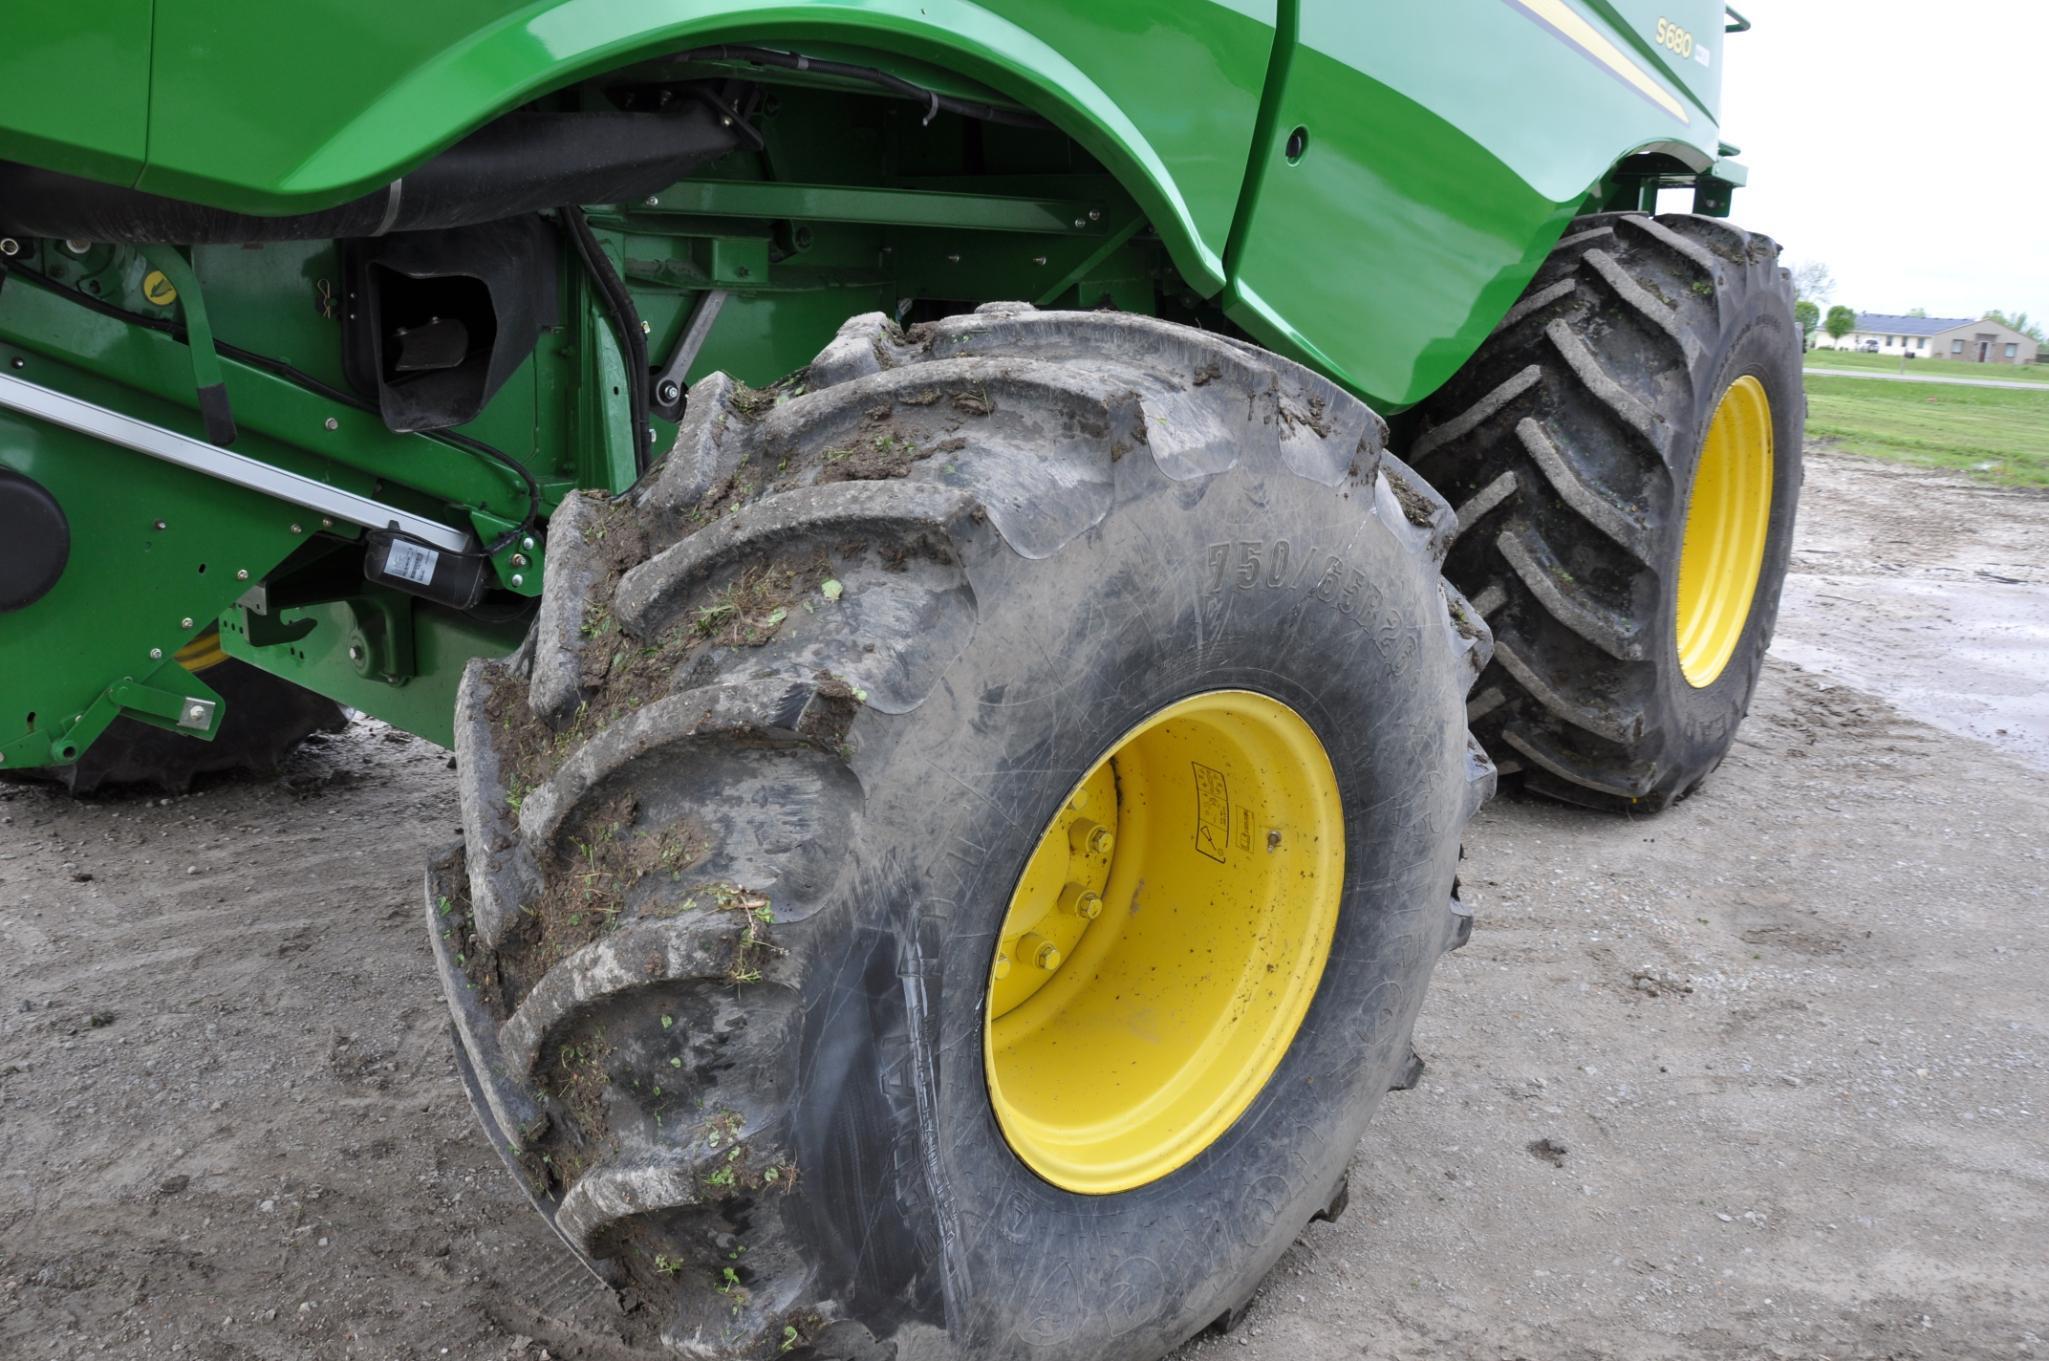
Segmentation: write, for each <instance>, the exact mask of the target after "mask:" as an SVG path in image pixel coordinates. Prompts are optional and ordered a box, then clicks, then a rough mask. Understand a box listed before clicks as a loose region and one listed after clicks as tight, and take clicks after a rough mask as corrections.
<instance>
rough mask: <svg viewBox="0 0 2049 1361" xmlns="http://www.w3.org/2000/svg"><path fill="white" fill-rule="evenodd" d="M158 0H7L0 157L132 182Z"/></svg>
mask: <svg viewBox="0 0 2049 1361" xmlns="http://www.w3.org/2000/svg"><path fill="white" fill-rule="evenodd" d="M154 4H155V0H94V3H93V4H90V5H32V4H26V3H23V4H13V5H9V6H8V7H7V16H6V25H5V36H4V37H0V160H8V161H28V162H31V163H34V164H42V165H61V166H63V167H64V168H65V169H67V170H69V171H71V172H72V173H73V174H78V175H87V176H90V177H91V178H93V179H99V180H108V181H111V182H112V183H115V184H132V183H134V181H135V177H136V176H137V175H139V174H141V173H142V163H143V156H144V153H145V152H146V151H147V150H148V146H149V63H150V10H151V8H152V6H153V5H154Z"/></svg>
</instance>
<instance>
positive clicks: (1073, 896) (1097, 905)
mask: <svg viewBox="0 0 2049 1361" xmlns="http://www.w3.org/2000/svg"><path fill="white" fill-rule="evenodd" d="M1060 910H1061V911H1062V912H1071V913H1073V914H1074V915H1075V916H1077V917H1080V918H1081V919H1082V920H1083V921H1085V922H1092V921H1094V920H1095V919H1096V918H1098V917H1100V916H1102V915H1103V895H1102V894H1100V893H1097V892H1096V891H1095V890H1094V889H1089V888H1083V887H1082V886H1081V885H1080V884H1069V885H1068V886H1067V887H1066V888H1063V889H1061V890H1060Z"/></svg>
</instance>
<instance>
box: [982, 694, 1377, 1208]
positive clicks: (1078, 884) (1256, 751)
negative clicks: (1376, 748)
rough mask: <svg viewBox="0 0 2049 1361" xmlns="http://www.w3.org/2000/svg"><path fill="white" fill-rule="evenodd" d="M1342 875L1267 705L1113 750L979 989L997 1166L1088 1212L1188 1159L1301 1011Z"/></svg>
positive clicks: (1340, 840) (1318, 767)
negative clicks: (1000, 1147) (1013, 1160)
mask: <svg viewBox="0 0 2049 1361" xmlns="http://www.w3.org/2000/svg"><path fill="white" fill-rule="evenodd" d="M1344 869H1345V851H1344V821H1343V810H1342V807H1341V803H1340V800H1339V797H1338V787H1337V776H1336V773H1335V772H1334V771H1333V770H1332V768H1331V763H1330V757H1329V755H1328V754H1326V753H1325V751H1324V749H1323V744H1322V743H1321V742H1320V741H1318V740H1317V737H1316V734H1315V733H1314V732H1313V731H1312V730H1311V729H1310V727H1309V725H1308V724H1307V723H1306V722H1304V721H1303V719H1302V717H1301V715H1299V714H1297V713H1296V712H1295V711H1294V710H1293V709H1290V708H1289V707H1288V706H1287V705H1285V704H1282V703H1280V702H1279V701H1277V700H1274V699H1271V698H1268V697H1267V696H1265V695H1258V694H1253V693H1251V692H1250V691H1244V690H1218V691H1213V692H1211V693H1209V694H1204V695H1196V696H1194V697H1192V698H1189V699H1185V700H1182V701H1180V702H1179V703H1176V704H1171V705H1169V706H1167V707H1166V708H1164V709H1161V710H1160V711H1159V712H1157V713H1155V714H1153V715H1152V716H1151V717H1150V718H1148V719H1146V720H1145V721H1144V722H1143V723H1140V724H1139V725H1138V726H1136V727H1135V728H1133V729H1131V730H1130V731H1129V732H1127V733H1125V734H1124V736H1123V737H1121V738H1119V739H1118V741H1117V742H1116V744H1115V745H1114V746H1112V747H1111V748H1110V750H1109V751H1108V752H1107V753H1106V754H1105V755H1104V756H1103V757H1102V759H1100V760H1099V761H1097V762H1096V764H1095V765H1094V767H1092V768H1091V769H1090V770H1089V772H1088V774H1087V775H1086V776H1085V777H1084V778H1083V779H1082V781H1081V782H1080V783H1079V784H1077V785H1076V786H1075V787H1074V789H1073V790H1072V791H1071V793H1070V794H1069V796H1068V798H1067V799H1066V801H1065V802H1064V803H1063V804H1062V805H1061V808H1060V811H1059V812H1058V813H1057V814H1056V815H1055V816H1054V818H1053V820H1052V821H1051V822H1050V823H1049V824H1047V826H1046V829H1045V831H1044V832H1043V833H1042V834H1041V836H1040V838H1039V841H1038V844H1037V846H1036V848H1035V849H1034V850H1033V852H1032V856H1031V858H1030V860H1028V861H1027V862H1026V864H1025V868H1024V872H1023V873H1022V874H1021V875H1020V876H1019V877H1018V882H1017V888H1016V891H1015V892H1014V893H1013V894H1012V895H1011V900H1010V908H1009V911H1008V913H1007V914H1006V915H1005V917H1004V920H1003V925H1002V928H1001V931H1000V940H999V943H998V946H997V954H996V958H995V961H994V964H993V966H992V968H991V970H990V978H989V992H988V999H987V1002H988V1004H987V1007H986V1011H985V1021H984V1024H983V1056H984V1059H985V1062H986V1067H987V1072H988V1080H989V1097H990V1100H991V1102H992V1103H993V1104H994V1106H995V1111H996V1118H997V1122H998V1124H999V1125H1001V1127H1002V1130H1003V1135H1004V1138H1005V1139H1006V1140H1007V1141H1008V1142H1009V1144H1010V1147H1011V1148H1012V1150H1013V1151H1015V1152H1016V1154H1017V1155H1018V1157H1019V1158H1021V1159H1023V1160H1024V1162H1025V1163H1026V1164H1027V1165H1028V1166H1029V1167H1031V1168H1032V1170H1033V1171H1035V1172H1037V1173H1038V1174H1039V1175H1040V1176H1041V1177H1044V1178H1045V1179H1046V1180H1047V1181H1049V1182H1052V1183H1053V1184H1054V1185H1055V1186H1059V1187H1062V1188H1064V1189H1066V1190H1069V1191H1075V1192H1080V1193H1083V1194H1091V1195H1107V1194H1110V1193H1113V1192H1117V1191H1127V1190H1130V1189H1131V1188H1133V1187H1135V1186H1142V1185H1144V1184H1146V1183H1147V1182H1150V1181H1155V1180H1157V1179H1158V1178H1160V1177H1163V1176H1165V1175H1167V1174H1168V1173H1169V1172H1172V1171H1173V1170H1174V1169H1175V1168H1177V1167H1180V1166H1182V1165H1183V1164H1185V1163H1187V1162H1188V1161H1189V1160H1190V1159H1191V1158H1194V1157H1195V1156H1196V1155H1197V1154H1199V1153H1201V1152H1202V1151H1203V1149H1205V1148H1207V1147H1209V1145H1210V1144H1211V1143H1213V1142H1214V1141H1215V1140H1216V1139H1217V1137H1218V1136H1219V1135H1221V1134H1222V1133H1223V1132H1224V1131H1225V1130H1226V1129H1228V1128H1230V1126H1231V1124H1232V1122H1233V1121H1235V1120H1236V1119H1237V1118H1238V1117H1239V1116H1240V1115H1242V1114H1243V1113H1244V1111H1245V1108H1246V1107H1247V1106H1249V1105H1251V1104H1252V1100H1253V1098H1254V1097H1256V1096H1257V1095H1258V1094H1259V1092H1260V1090H1261V1089H1262V1088H1263V1087H1264V1086H1265V1085H1266V1082H1267V1080H1268V1079H1269V1078H1271V1077H1272V1076H1273V1073H1274V1070H1275V1069H1276V1068H1277V1067H1279V1065H1280V1061H1281V1058H1282V1056H1283V1055H1284V1054H1285V1053H1286V1052H1287V1050H1288V1046H1289V1045H1290V1043H1291V1042H1292V1041H1293V1040H1294V1038H1295V1032H1296V1030H1297V1029H1298V1028H1299V1027H1300V1026H1301V1024H1302V1018H1303V1017H1304V1016H1305V1015H1306V1014H1307V1013H1308V1010H1309V1004H1310V1001H1311V999H1312V998H1313V997H1314V996H1315V994H1316V987H1317V983H1318V981H1319V980H1320V979H1321V978H1322V977H1323V968H1324V963H1325V961H1326V960H1327V959H1328V958H1329V955H1330V943H1331V935H1332V932H1333V931H1334V930H1335V929H1336V926H1337V917H1338V901H1339V897H1340V893H1341V888H1342V884H1343V880H1344Z"/></svg>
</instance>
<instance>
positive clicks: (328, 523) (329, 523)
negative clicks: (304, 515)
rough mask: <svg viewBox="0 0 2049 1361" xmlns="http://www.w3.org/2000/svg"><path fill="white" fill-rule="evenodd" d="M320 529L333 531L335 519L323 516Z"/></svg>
mask: <svg viewBox="0 0 2049 1361" xmlns="http://www.w3.org/2000/svg"><path fill="white" fill-rule="evenodd" d="M320 527H321V528H322V529H333V528H334V519H333V517H332V516H327V515H323V516H321V517H320Z"/></svg>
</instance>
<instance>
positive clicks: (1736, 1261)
mask: <svg viewBox="0 0 2049 1361" xmlns="http://www.w3.org/2000/svg"><path fill="white" fill-rule="evenodd" d="M1809 467H1810V478H1809V486H1808V499H1807V503H1806V513H1805V519H1804V523H1803V528H1802V533H1801V539H1800V546H1799V550H1798V555H1797V562H1796V571H1797V572H1798V575H1797V576H1796V578H1795V579H1794V581H1793V582H1792V584H1791V585H1790V586H1789V589H1788V595H1787V607H1786V612H1785V618H1784V620H1783V623H1782V627H1781V647H1780V648H1779V653H1780V657H1781V658H1783V659H1775V660H1774V661H1773V662H1772V663H1771V665H1770V666H1769V668H1768V669H1767V671H1766V674H1765V678H1764V683H1763V686H1762V688H1761V690H1760V692H1759V695H1758V700H1757V704H1756V707H1755V709H1754V711H1753V713H1752V715H1751V718H1750V720H1749V722H1748V723H1747V724H1746V726H1745V727H1744V729H1743V731H1742V734H1741V737H1740V739H1739V741H1738V743H1737V745H1736V749H1735V751H1734V752H1733V754H1732V755H1731V756H1730V758H1729V760H1728V761H1727V763H1726V764H1725V765H1724V766H1723V768H1722V769H1721V771H1720V772H1719V773H1718V774H1717V775H1716V776H1715V777H1714V778H1713V779H1712V780H1711V781H1710V782H1709V783H1708V785H1707V786H1706V788H1705V789H1704V791H1703V792H1702V793H1701V794H1700V796H1698V797H1696V798H1694V799H1691V800H1689V801H1688V802H1686V803H1684V804H1682V805H1680V806H1679V807H1677V808H1675V809H1673V810H1672V811H1671V812H1669V813H1667V814H1665V815H1664V816H1662V817H1658V818H1656V819H1651V820H1644V821H1635V822H1631V821H1626V820H1620V819H1604V818H1597V817H1592V816H1588V815H1585V814H1579V813H1574V812H1571V811H1568V810H1564V809H1559V808H1553V807H1550V806H1546V805H1542V804H1534V803H1523V802H1515V801H1509V800H1501V801H1497V802H1496V803H1495V804H1494V805H1493V806H1492V807H1490V808H1489V809H1488V810H1487V811H1485V812H1484V813H1483V814H1482V815H1481V818H1480V820H1479V821H1478V823H1477V824H1476V826H1475V828H1474V831H1473V834H1472V836H1471V839H1470V842H1469V846H1468V851H1469V859H1468V861H1467V866H1466V883H1467V885H1468V888H1469V890H1471V894H1470V896H1471V897H1472V898H1473V899H1474V900H1475V901H1476V906H1477V909H1478V913H1479V926H1478V929H1477V930H1476V932H1475V934H1474V937H1473V941H1472V944H1471V945H1470V946H1468V947H1467V949H1466V950H1465V951H1463V952H1462V953H1460V954H1458V955H1454V956H1452V957H1450V958H1449V959H1448V960H1446V962H1445V964H1444V965H1443V966H1442V967H1441V968H1440V969H1439V972H1438V981H1437V986H1436V987H1435V989H1434V991H1433V993H1432V995H1431V999H1430V1001H1429V1003H1428V1006H1427V1007H1426V1010H1425V1013H1424V1017H1423V1021H1422V1023H1421V1026H1420V1029H1419V1035H1418V1043H1419V1046H1420V1047H1421V1048H1422V1050H1423V1051H1424V1053H1425V1055H1426V1057H1427V1058H1428V1059H1429V1063H1430V1066H1429V1070H1428V1073H1427V1074H1426V1076H1425V1078H1424V1080H1423V1082H1422V1085H1421V1086H1420V1087H1418V1088H1417V1089H1416V1090H1414V1091H1412V1092H1407V1093H1395V1094H1393V1095H1391V1096H1390V1097H1389V1099H1388V1102H1387V1105H1386V1106H1385V1108H1384V1110H1383V1114H1382V1116H1381V1118H1380V1119H1379V1120H1377V1121H1376V1123H1375V1125H1374V1127H1373V1128H1372V1130H1371V1131H1370V1133H1369V1135H1368V1137H1367V1139H1366V1140H1365V1142H1364V1143H1363V1144H1362V1145H1361V1146H1360V1148H1359V1151H1358V1154H1357V1158H1356V1161H1355V1162H1354V1165H1353V1173H1352V1187H1353V1191H1352V1201H1351V1208H1350V1211H1349V1213H1348V1214H1347V1215H1346V1216H1345V1217H1344V1218H1343V1219H1342V1220H1340V1221H1339V1222H1338V1223H1337V1224H1335V1225H1316V1226H1314V1227H1312V1228H1311V1229H1309V1230H1307V1231H1306V1232H1305V1233H1304V1235H1303V1237H1302V1239H1301V1241H1300V1242H1299V1243H1298V1244H1297V1246H1296V1248H1295V1249H1294V1250H1293V1252H1291V1253H1290V1254H1289V1256H1288V1257H1287V1258H1286V1259H1285V1260H1284V1261H1283V1263H1282V1265H1281V1267H1280V1268H1279V1270H1278V1271H1277V1272H1276V1273H1275V1274H1274V1276H1273V1278H1272V1279H1271V1280H1270V1281H1269V1283H1268V1286H1267V1289H1266V1291H1265V1294H1264V1296H1263V1298H1262V1300H1261V1302H1260V1304H1259V1305H1258V1306H1257V1308H1256V1309H1255V1310H1254V1312H1253V1314H1252V1315H1251V1317H1250V1319H1249V1320H1248V1321H1247V1323H1246V1324H1245V1325H1244V1326H1242V1327H1241V1328H1240V1329H1239V1330H1238V1332H1236V1333H1234V1334H1232V1335H1231V1336H1229V1337H1223V1338H1210V1339H1205V1340H1200V1341H1198V1342H1196V1343H1193V1344H1191V1345H1190V1346H1189V1347H1188V1348H1186V1349H1184V1351H1183V1353H1182V1356H1183V1357H1184V1358H1186V1357H1196V1358H1205V1361H1209V1359H1212V1358H1213V1359H1214V1361H1224V1359H1225V1358H1234V1359H1235V1358H1245V1359H1246V1361H1254V1359H1270V1361H1280V1359H1281V1358H1286V1359H1287V1361H1337V1359H1338V1358H1354V1357H1365V1358H1376V1359H1377V1358H1389V1359H1392V1358H1424V1357H1430V1358H1463V1357H1475V1358H1481V1357H1484V1358H1508V1357H1524V1358H1531V1359H1532V1361H1568V1359H1570V1358H1606V1357H1614V1358H1630V1359H1632V1361H1633V1359H1635V1358H1656V1357H1731V1358H1735V1357H1742V1358H1753V1357H1772V1358H1803V1359H1805V1358H1815V1357H1828V1358H1853V1357H1854V1358H1867V1357H1868V1358H1879V1357H1888V1358H1922V1357H1959V1358H1981V1357H2028V1356H2034V1355H2042V1354H2045V1353H2049V1129H2045V1124H2049V982H2045V980H2049V928H2045V922H2049V913H2045V908H2049V902H2045V892H2049V890H2045V888H2044V884H2045V883H2049V783H2045V779H2044V768H2045V767H2049V712H2045V709H2044V703H2043V693H2044V690H2045V686H2044V683H2043V681H2042V677H2043V676H2044V675H2045V674H2049V567H2045V564H2049V497H2042V496H2029V495H2015V494H2011V493H2002V492H1999V491H1996V490H1992V489H1988V488H1984V487H1980V486H1975V485H1971V484H1966V483H1962V482H1958V481H1953V480H1949V479H1946V478H1942V477H1937V476H1931V475H1927V474H1922V473H1916V472H1909V471H1904V470H1900V469H1895V468H1890V467H1886V466H1883V465H1878V464H1870V463H1863V462H1859V461H1852V460H1848V459H1840V458H1831V457H1825V456H1815V457H1812V458H1811V459H1810V464H1809ZM1785 659H1790V660H1785ZM1796 663H1797V664H1796ZM1803 668H1806V669H1803ZM1917 714H1918V715H1919V716H1920V717H1921V718H1939V719H1941V720H1942V721H1943V722H1944V723H1945V724H1946V725H1948V726H1949V727H1952V728H1955V729H1959V730H1960V731H1961V733H1968V734H1972V736H1965V735H1960V733H1959V732H1947V731H1942V730H1939V729H1937V728H1935V727H1931V726H1927V725H1926V724H1925V723H1924V722H1921V721H1917V719H1916V718H1915V717H1913V716H1911V715H1917ZM1979 738H1982V739H1986V740H1977V739H1979ZM455 830H456V814H455V808H454V781H453V776H452V774H451V773H450V772H449V770H448V769H447V766H446V761H445V757H444V755H443V754H442V753H440V752H439V751H436V750H435V749H433V748H431V747H429V746H427V745H426V744H424V743H421V742H418V741H414V740H411V739H407V738H404V737H402V736H401V735H399V734H396V733H390V732H387V731H385V730H383V729H381V728H379V727H377V726H375V725H370V724H366V723H358V724H357V725H356V726H355V727H353V728H352V729H351V730H350V731H349V732H347V733H345V734H342V735H340V736H339V737H336V738H334V739H331V740H329V741H327V742H325V743H324V744H322V745H321V746H319V747H318V748H316V749H314V750H312V751H310V752H309V753H308V754H306V755H305V756H304V757H303V758H301V759H300V760H299V762H298V764H297V765H296V766H295V768H294V769H293V771H292V772H291V773H290V776H289V778H288V779H287V780H286V781H284V782H282V783H281V784H270V783H266V784H261V785H246V784H245V785H232V784H231V785H219V786H214V787H212V788H209V789H205V790H202V791H200V792H197V793H195V794H193V795H191V796H189V797H184V798H177V799H172V800H169V801H168V802H164V801H156V800H150V801H143V800H141V799H125V800H123V799H102V800H100V801H97V802H89V803H78V804H72V803H68V802H66V801H64V800H62V799H59V798H57V797H55V796H54V795H52V794H49V793H46V792H43V791H38V790H23V789H0V1358H4V1359H5V1361H16V1359H17V1358H20V1359H22V1361H27V1359H29V1358H45V1357H47V1358H53V1359H56V1358H85V1357H122V1358H151V1361H160V1359H161V1358H165V1357H172V1356H185V1357H194V1358H204V1359H205V1361H214V1359H215V1358H219V1359H220V1361H243V1359H245V1358H301V1357H308V1358H320V1359H322V1361H325V1359H326V1358H345V1357H346V1358H356V1357H362V1358H406V1359H408V1361H410V1359H411V1358H438V1357H444V1356H445V1357H452V1358H457V1361H508V1359H509V1358H539V1357H541V1356H543V1355H544V1354H548V1355H552V1356H554V1357H557V1358H562V1359H563V1361H577V1359H581V1361H604V1359H605V1358H611V1357H614V1356H616V1355H617V1354H618V1353H617V1350H616V1348H613V1347H611V1346H609V1345H607V1344H606V1342H605V1341H604V1340H603V1339H604V1330H605V1326H606V1325H605V1316H604V1312H603V1308H602V1300H601V1298H600V1297H599V1296H598V1295H597V1294H596V1292H594V1291H593V1290H592V1289H591V1288H590V1286H589V1284H588V1282H587V1280H586V1279H585V1278H582V1277H581V1276H580V1275H579V1273H578V1271H577V1269H576V1268H575V1267H574V1266H573V1265H570V1264H567V1263H566V1262H565V1259H564V1258H563V1257H562V1256H561V1254H560V1250H559V1249H558V1248H557V1247H556V1246H555V1245H554V1243H553V1240H552V1239H551V1238H550V1237H549V1235H548V1234H547V1232H546V1230H545V1228H544V1227H543V1226H542V1224H541V1223H540V1221H539V1220H538V1218H537V1217H535V1216H534V1215H533V1214H532V1212H531V1211H530V1210H528V1209H527V1207H526V1205H525V1203H524V1201H523V1200H522V1198H521V1196H520V1193H519V1191H518V1190H517V1189H516V1188H515V1186H514V1185H513V1183H512V1181H511V1179H510V1178H509V1177H508V1176H507V1175H506V1174H505V1172H504V1171H503V1170H502V1169H501V1167H500V1166H499V1164H498V1162H497V1160H496V1158H495V1157H494V1156H493V1155H492V1153H491V1152H490V1150H489V1148H488V1147H487V1146H486V1145H485V1143H484V1140H483V1139H482V1138H481V1137H480V1136H479V1135H478V1134H477V1132H476V1131H475V1130H474V1129H473V1128H472V1123H471V1118H470V1114H469V1110H468V1108H467V1105H466V1103H465V1102H464V1099H463V1096H462V1093H461V1091H460V1089H459V1086H458V1084H457V1081H456V1079H455V1076H454V1073H453V1070H452V1066H451V1062H450V1059H449V1051H448V1045H447V1040H446V1034H445V1030H444V1025H443V1020H442V1007H441V1001H440V997H439V995H438V991H437V989H436V986H435V982H434V979H433V976H432V971H431V966H430V963H429V957H428V951H427V944H426V941H425V939H424V936H423V934H422V931H421V929H420V924H419V920H418V918H419V908H418V906H417V894H418V888H417V884H418V874H419V866H420V864H421V861H422V858H423V856H424V855H425V854H426V852H427V851H428V850H429V849H431V848H433V847H436V846H438V845H440V844H442V843H445V842H446V841H448V840H449V839H451V838H452V836H453V835H454V833H455ZM536 1299H538V1300H540V1301H541V1303H542V1305H543V1310H536V1309H535V1308H533V1307H532V1306H531V1305H530V1303H529V1301H532V1300H536Z"/></svg>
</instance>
